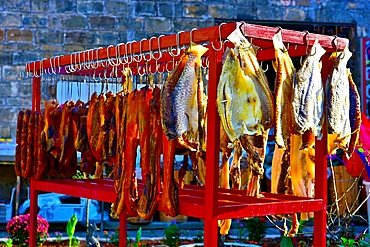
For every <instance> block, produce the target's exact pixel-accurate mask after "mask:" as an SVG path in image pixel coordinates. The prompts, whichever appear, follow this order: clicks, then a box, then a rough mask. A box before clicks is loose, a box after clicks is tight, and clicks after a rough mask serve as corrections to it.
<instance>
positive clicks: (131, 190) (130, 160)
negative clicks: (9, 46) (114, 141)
mask: <svg viewBox="0 0 370 247" xmlns="http://www.w3.org/2000/svg"><path fill="white" fill-rule="evenodd" d="M137 94H138V92H137V91H134V92H131V93H129V95H128V99H127V116H126V129H127V132H126V135H125V159H124V165H123V169H124V170H125V177H124V187H123V189H124V192H123V193H124V200H125V207H126V210H127V213H128V214H129V215H130V216H136V215H137V212H136V210H137V199H138V192H137V180H136V150H137V146H138V116H137V114H138V111H137V109H138V99H137Z"/></svg>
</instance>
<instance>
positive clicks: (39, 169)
mask: <svg viewBox="0 0 370 247" xmlns="http://www.w3.org/2000/svg"><path fill="white" fill-rule="evenodd" d="M38 118H39V120H38V127H37V129H38V130H37V136H38V137H39V138H37V142H36V144H35V145H36V146H35V147H36V150H37V155H36V156H35V157H37V159H36V160H37V165H35V167H34V170H33V176H34V178H35V179H41V178H42V177H43V176H44V175H45V171H46V166H47V163H46V157H45V147H44V146H43V145H42V141H41V140H42V137H40V136H41V135H42V131H43V128H44V125H45V119H44V113H43V112H40V114H39V115H38Z"/></svg>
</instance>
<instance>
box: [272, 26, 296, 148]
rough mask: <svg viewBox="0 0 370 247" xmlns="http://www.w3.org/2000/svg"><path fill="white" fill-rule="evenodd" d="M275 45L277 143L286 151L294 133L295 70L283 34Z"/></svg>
mask: <svg viewBox="0 0 370 247" xmlns="http://www.w3.org/2000/svg"><path fill="white" fill-rule="evenodd" d="M272 41H273V43H274V49H275V58H276V61H275V62H274V63H273V65H274V69H275V71H276V78H275V105H276V110H275V142H276V144H277V145H278V147H279V148H282V149H286V148H287V141H288V139H289V137H290V135H291V134H292V133H293V107H292V100H293V99H292V97H293V95H292V90H293V77H294V73H295V68H294V66H293V63H292V60H291V59H290V57H289V53H288V50H287V49H286V48H285V46H284V44H283V40H282V34H281V32H278V33H276V34H275V35H274V36H273V38H272Z"/></svg>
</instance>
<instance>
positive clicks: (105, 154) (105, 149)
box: [99, 92, 115, 165]
mask: <svg viewBox="0 0 370 247" xmlns="http://www.w3.org/2000/svg"><path fill="white" fill-rule="evenodd" d="M105 97H106V99H105V101H104V102H103V104H104V107H103V109H101V108H100V109H99V111H101V112H100V114H102V115H103V116H104V118H103V122H102V127H101V129H100V132H101V134H100V135H101V136H102V144H101V145H102V151H101V159H102V160H105V161H107V162H108V164H109V165H112V164H113V162H112V161H113V160H112V159H114V158H113V157H114V155H115V150H112V147H113V146H115V143H109V140H111V141H112V142H113V141H114V136H112V137H110V135H114V131H113V128H114V129H115V126H112V121H114V120H113V119H114V118H113V117H114V102H115V96H114V94H113V93H112V92H108V93H107V94H106V95H105ZM99 105H100V104H99ZM113 124H114V122H113ZM114 125H115V124H114ZM111 130H112V131H111ZM100 135H99V136H100ZM109 147H111V148H110V149H109ZM112 152H114V153H112Z"/></svg>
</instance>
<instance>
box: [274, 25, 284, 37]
mask: <svg viewBox="0 0 370 247" xmlns="http://www.w3.org/2000/svg"><path fill="white" fill-rule="evenodd" d="M276 28H277V30H276V32H275V33H279V32H281V35H283V29H282V28H281V27H280V26H277V27H276Z"/></svg>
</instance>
